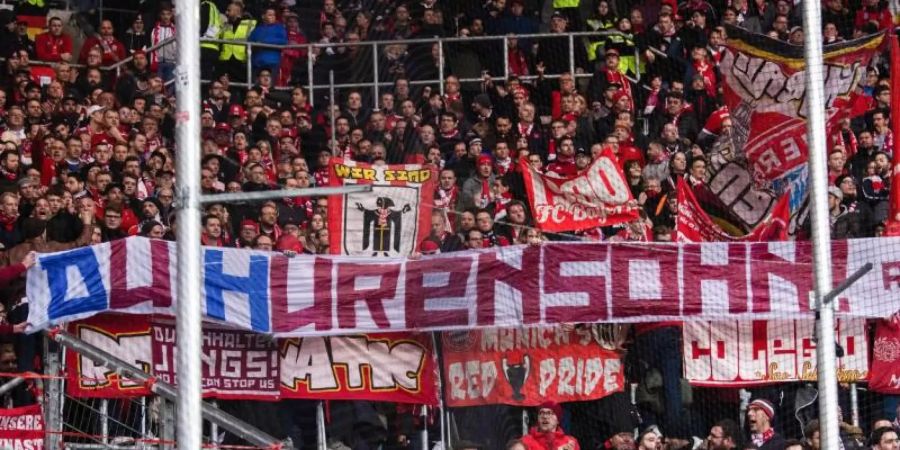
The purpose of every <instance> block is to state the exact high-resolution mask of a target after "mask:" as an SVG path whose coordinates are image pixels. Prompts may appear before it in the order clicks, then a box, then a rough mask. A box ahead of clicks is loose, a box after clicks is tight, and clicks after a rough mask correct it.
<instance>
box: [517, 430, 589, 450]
mask: <svg viewBox="0 0 900 450" xmlns="http://www.w3.org/2000/svg"><path fill="white" fill-rule="evenodd" d="M522 443H523V444H525V448H527V449H528V450H557V449H559V448H560V447H562V446H564V445H567V444H574V447H573V449H572V450H581V446H579V445H578V440H577V439H575V438H574V437H572V436H569V435H567V434H566V433H564V432H563V430H562V428H560V427H556V431H554V432H552V433H542V432H540V431H538V429H537V428H532V429H531V431H529V432H528V434H526V435H525V436H524V437H522Z"/></svg>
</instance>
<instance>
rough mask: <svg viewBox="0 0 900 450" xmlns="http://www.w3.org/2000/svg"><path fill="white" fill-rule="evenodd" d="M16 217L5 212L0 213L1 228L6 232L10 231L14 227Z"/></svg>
mask: <svg viewBox="0 0 900 450" xmlns="http://www.w3.org/2000/svg"><path fill="white" fill-rule="evenodd" d="M18 219H19V217H18V216H15V217H10V216H7V215H6V214H3V213H0V225H2V226H3V229H4V230H6V231H7V232H12V230H13V229H14V228H15V227H16V221H17V220H18Z"/></svg>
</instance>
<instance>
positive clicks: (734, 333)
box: [683, 319, 869, 387]
mask: <svg viewBox="0 0 900 450" xmlns="http://www.w3.org/2000/svg"><path fill="white" fill-rule="evenodd" d="M815 334H816V333H815V321H814V320H811V319H807V320H769V321H765V320H754V321H743V322H739V321H718V322H706V321H695V322H686V323H685V324H684V341H683V343H684V352H683V353H684V377H685V378H686V379H687V380H689V381H690V382H691V384H695V385H698V386H725V387H737V386H754V385H759V384H766V383H775V382H785V381H816V379H817V375H816V373H817V370H818V366H817V365H816V341H815ZM835 337H836V339H837V345H839V346H840V348H841V349H842V350H843V355H844V356H843V357H840V358H838V360H837V369H838V373H837V377H838V381H839V382H841V383H853V382H857V381H861V380H865V379H866V378H867V377H868V376H869V361H868V357H869V344H868V341H867V340H866V321H865V319H840V320H838V321H837V328H836V329H835Z"/></svg>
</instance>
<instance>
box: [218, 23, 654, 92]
mask: <svg viewBox="0 0 900 450" xmlns="http://www.w3.org/2000/svg"><path fill="white" fill-rule="evenodd" d="M609 36H625V35H624V34H623V33H621V32H618V31H604V32H593V31H591V32H571V33H535V34H520V35H501V36H468V37H447V38H419V39H403V40H372V41H361V42H340V43H308V44H290V45H271V44H261V43H255V42H247V41H234V40H222V39H201V42H210V43H216V44H220V45H221V44H232V45H242V46H244V47H245V48H246V50H247V65H246V76H247V80H248V81H247V83H235V82H232V83H231V84H232V85H235V86H245V87H249V86H252V84H253V83H252V80H253V74H254V71H253V64H252V60H253V50H254V49H263V48H265V49H277V50H290V49H305V50H306V51H307V55H308V56H307V58H306V65H307V67H306V72H307V79H306V80H305V81H306V83H305V85H304V87H305V88H306V89H308V91H309V92H310V93H311V94H315V92H316V91H317V90H319V91H321V90H327V89H332V88H333V89H371V90H372V91H373V95H372V99H373V106H374V107H376V108H377V107H378V101H379V97H380V95H379V94H380V92H381V90H382V89H383V88H385V87H390V86H392V85H393V83H394V80H393V79H384V78H382V77H381V70H380V67H379V64H380V62H381V61H380V57H379V56H380V53H379V49H381V50H383V49H384V48H385V47H387V46H392V45H403V46H410V45H428V44H431V45H432V46H433V45H435V44H437V58H436V59H437V74H438V77H437V78H431V79H410V80H409V84H410V85H411V86H424V85H434V86H437V88H438V89H439V92H440V93H441V94H443V93H444V79H445V78H446V77H445V73H446V52H447V49H448V47H451V46H452V45H453V44H471V43H481V44H490V43H494V44H499V47H500V48H501V52H502V58H503V61H502V67H503V69H502V73H499V74H491V75H493V76H497V77H502V78H503V79H504V80H505V79H508V78H509V77H510V65H509V40H510V39H517V40H519V41H539V40H541V39H559V38H565V39H566V40H567V49H568V51H567V54H566V56H565V57H566V58H567V63H568V65H567V67H568V72H569V73H571V74H573V76H575V77H576V78H590V77H591V76H592V71H591V70H586V71H585V72H584V73H577V70H576V69H577V66H576V48H577V46H578V45H582V46H583V45H585V40H586V39H591V38H593V39H599V38H604V37H609ZM337 47H360V48H367V49H369V50H370V54H371V55H372V58H371V62H370V64H371V75H372V76H371V80H372V81H369V82H357V83H338V84H333V85H331V84H330V83H318V84H317V83H316V80H315V76H314V73H315V63H316V61H315V58H313V57H311V56H310V55H312V54H313V53H314V50H316V49H329V48H337ZM528 51H530V49H529V50H528ZM634 57H635V59H639V57H640V55H639V52H638V50H637V48H635V53H634ZM361 63H365V62H362V61H355V62H354V64H361ZM638 67H639V66H638ZM637 70H638V72H637V73H636V78H635V79H634V81H639V80H640V71H639V68H638V69H637ZM559 76H560V74H559V73H555V74H547V75H545V78H548V79H553V78H558V77H559ZM519 78H520V79H522V80H534V79H537V78H538V76H537V75H527V76H521V77H519ZM203 81H204V82H208V81H209V80H203ZM459 81H460V83H477V82H481V81H483V78H473V77H469V78H465V77H463V78H459ZM310 98H311V99H314V98H315V95H310Z"/></svg>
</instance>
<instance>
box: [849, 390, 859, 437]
mask: <svg viewBox="0 0 900 450" xmlns="http://www.w3.org/2000/svg"><path fill="white" fill-rule="evenodd" d="M850 424H851V425H853V426H854V427H858V426H859V389H858V387H857V385H856V383H850Z"/></svg>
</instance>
